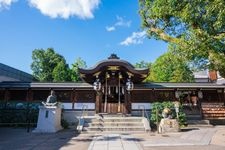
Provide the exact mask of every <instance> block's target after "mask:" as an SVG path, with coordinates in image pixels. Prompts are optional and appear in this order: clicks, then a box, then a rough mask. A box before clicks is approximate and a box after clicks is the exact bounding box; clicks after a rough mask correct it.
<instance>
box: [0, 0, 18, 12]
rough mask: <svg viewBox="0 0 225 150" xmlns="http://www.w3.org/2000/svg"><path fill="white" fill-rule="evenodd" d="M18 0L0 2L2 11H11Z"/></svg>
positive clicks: (0, 0)
mask: <svg viewBox="0 0 225 150" xmlns="http://www.w3.org/2000/svg"><path fill="white" fill-rule="evenodd" d="M16 1H17V0H0V10H2V9H9V7H10V6H11V4H12V3H13V2H16Z"/></svg>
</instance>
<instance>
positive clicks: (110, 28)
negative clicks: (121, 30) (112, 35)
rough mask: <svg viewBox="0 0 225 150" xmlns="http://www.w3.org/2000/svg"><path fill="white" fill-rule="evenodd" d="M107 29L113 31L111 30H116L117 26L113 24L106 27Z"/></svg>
mask: <svg viewBox="0 0 225 150" xmlns="http://www.w3.org/2000/svg"><path fill="white" fill-rule="evenodd" d="M105 28H106V30H107V31H109V32H111V31H114V30H116V28H115V27H114V26H111V27H108V26H107V27H105Z"/></svg>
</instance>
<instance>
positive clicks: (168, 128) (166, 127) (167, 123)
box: [159, 118, 180, 133]
mask: <svg viewBox="0 0 225 150" xmlns="http://www.w3.org/2000/svg"><path fill="white" fill-rule="evenodd" d="M178 131H180V127H179V123H178V121H177V119H168V118H164V119H162V120H161V121H160V124H159V133H166V132H178Z"/></svg>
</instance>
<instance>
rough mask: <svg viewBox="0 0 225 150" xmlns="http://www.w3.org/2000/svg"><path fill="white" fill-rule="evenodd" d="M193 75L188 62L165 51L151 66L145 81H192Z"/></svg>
mask: <svg viewBox="0 0 225 150" xmlns="http://www.w3.org/2000/svg"><path fill="white" fill-rule="evenodd" d="M193 80H194V76H193V73H192V71H191V70H190V68H189V66H188V63H186V62H185V61H183V60H182V59H181V58H179V57H177V56H176V55H174V54H173V53H172V52H167V53H165V54H163V55H161V56H160V57H159V58H158V59H157V60H156V61H155V62H154V63H153V64H152V66H151V71H150V75H149V76H148V77H147V79H146V81H154V82H192V81H193Z"/></svg>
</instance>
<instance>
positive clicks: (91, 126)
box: [82, 114, 145, 133]
mask: <svg viewBox="0 0 225 150" xmlns="http://www.w3.org/2000/svg"><path fill="white" fill-rule="evenodd" d="M82 132H112V133H115V132H116V133H118V132H119V133H121V132H129V133H130V132H134V133H136V132H145V127H144V122H143V117H131V116H125V115H122V114H116V115H110V114H104V115H103V114H98V115H96V117H95V118H89V119H88V118H85V123H84V127H83V131H82Z"/></svg>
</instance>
